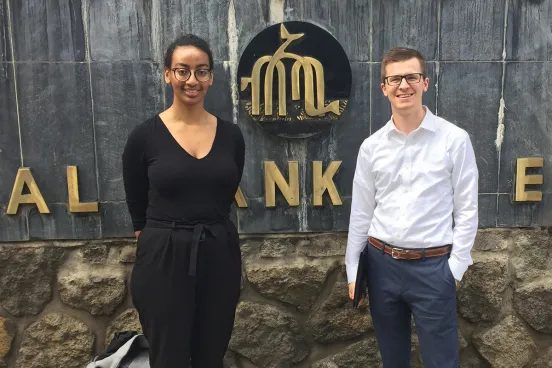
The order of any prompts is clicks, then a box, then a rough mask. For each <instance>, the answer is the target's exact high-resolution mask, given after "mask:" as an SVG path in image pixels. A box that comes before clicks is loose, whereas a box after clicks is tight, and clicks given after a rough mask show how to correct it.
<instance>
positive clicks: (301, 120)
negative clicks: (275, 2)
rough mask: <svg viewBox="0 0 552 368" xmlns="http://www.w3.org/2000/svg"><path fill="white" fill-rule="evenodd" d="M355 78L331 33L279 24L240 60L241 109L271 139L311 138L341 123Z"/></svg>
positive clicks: (296, 24)
mask: <svg viewBox="0 0 552 368" xmlns="http://www.w3.org/2000/svg"><path fill="white" fill-rule="evenodd" d="M351 79H352V77H351V65H350V64H349V59H348V58H347V55H346V54H345V51H344V50H343V48H342V47H341V45H340V44H339V42H338V41H337V40H336V39H335V38H334V37H333V36H332V35H331V34H330V33H328V32H327V31H325V30H324V29H322V28H320V27H318V26H316V25H314V24H312V23H307V22H284V23H280V24H275V25H273V26H270V27H268V28H266V29H265V30H263V31H262V32H260V33H259V34H258V35H257V36H255V37H254V38H253V40H252V41H251V42H250V43H249V45H247V47H246V48H245V50H244V52H243V54H242V56H241V58H240V63H239V66H238V89H239V91H240V92H239V97H240V106H241V109H242V112H243V113H245V114H246V115H247V116H248V117H249V118H250V119H251V120H253V121H255V122H257V123H259V124H260V125H261V126H262V127H263V128H264V129H266V130H267V131H268V132H270V133H272V134H275V135H278V136H281V137H286V138H306V137H310V136H313V135H315V134H318V133H320V132H321V131H322V130H324V129H325V128H328V127H329V126H330V125H331V124H332V123H334V122H335V121H337V120H339V118H340V117H341V115H342V114H343V111H344V110H345V107H346V106H347V102H348V101H349V95H350V93H351Z"/></svg>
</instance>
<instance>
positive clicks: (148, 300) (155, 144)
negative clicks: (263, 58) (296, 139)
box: [123, 35, 245, 368]
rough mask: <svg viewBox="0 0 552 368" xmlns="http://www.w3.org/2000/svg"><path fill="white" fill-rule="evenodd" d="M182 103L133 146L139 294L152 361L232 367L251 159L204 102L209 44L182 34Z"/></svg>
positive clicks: (177, 51)
mask: <svg viewBox="0 0 552 368" xmlns="http://www.w3.org/2000/svg"><path fill="white" fill-rule="evenodd" d="M164 76H165V82H166V83H167V84H170V85H171V86H172V89H173V94H174V97H173V104H172V105H171V107H169V108H168V109H167V110H165V111H163V112H162V113H160V114H159V115H156V116H154V117H152V118H151V119H149V120H147V121H145V122H143V123H142V124H140V125H138V126H137V127H136V128H135V129H134V130H133V131H132V133H131V134H130V136H129V138H128V141H127V144H126V147H125V150H124V153H123V179H124V187H125V192H126V199H127V204H128V209H129V212H130V215H131V218H132V224H133V227H134V231H135V232H136V237H137V238H138V242H137V250H136V264H135V265H134V269H133V272H132V276H131V293H132V300H133V303H134V305H135V307H136V309H137V310H138V314H139V316H140V323H141V325H142V328H143V331H144V335H145V336H146V338H147V340H148V342H149V344H150V365H151V367H152V368H176V367H178V368H181V367H188V362H189V361H191V364H192V367H201V368H211V367H217V368H218V367H222V360H223V357H224V354H225V352H226V349H227V347H228V343H229V340H230V335H231V332H232V327H233V324H234V314H235V310H236V306H237V303H238V299H239V294H240V280H241V253H240V248H239V243H238V241H239V240H238V232H237V230H236V227H235V226H234V225H233V223H232V222H231V221H230V220H229V218H228V215H229V212H230V205H231V203H232V201H233V199H234V194H235V193H236V190H237V188H238V184H239V182H240V179H241V176H242V172H243V164H244V155H245V145H244V140H243V136H242V134H241V131H240V129H239V128H238V126H237V125H235V124H232V123H230V122H227V121H224V120H222V119H220V118H217V117H215V116H213V115H211V114H210V113H208V112H207V111H205V109H204V107H203V101H204V98H205V95H206V93H207V90H208V89H209V87H210V86H211V85H212V84H213V56H212V53H211V50H210V49H209V45H208V44H207V43H206V42H205V41H204V40H202V39H200V38H199V37H197V36H194V35H186V36H182V37H180V38H178V39H177V40H176V41H175V42H174V43H173V44H172V45H171V46H170V47H169V49H168V50H167V53H166V56H165V71H164Z"/></svg>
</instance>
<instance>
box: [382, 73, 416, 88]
mask: <svg viewBox="0 0 552 368" xmlns="http://www.w3.org/2000/svg"><path fill="white" fill-rule="evenodd" d="M423 76H424V75H423V73H412V74H407V75H390V76H388V77H385V78H384V79H383V80H384V81H386V82H387V84H388V85H390V86H398V85H400V84H401V83H402V80H403V78H404V79H405V80H406V83H408V84H415V83H418V82H420V80H422V77H423Z"/></svg>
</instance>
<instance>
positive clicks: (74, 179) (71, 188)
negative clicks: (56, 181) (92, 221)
mask: <svg viewBox="0 0 552 368" xmlns="http://www.w3.org/2000/svg"><path fill="white" fill-rule="evenodd" d="M67 191H68V192H69V212H98V202H89V203H81V201H80V196H79V176H78V174H77V167H76V166H67Z"/></svg>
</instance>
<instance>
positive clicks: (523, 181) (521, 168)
mask: <svg viewBox="0 0 552 368" xmlns="http://www.w3.org/2000/svg"><path fill="white" fill-rule="evenodd" d="M543 166H544V158H542V157H535V158H518V159H517V173H516V178H515V182H516V199H515V200H516V202H528V201H534V202H540V201H542V192H539V191H526V190H525V186H526V185H528V184H542V183H543V177H542V175H527V174H526V170H527V168H528V167H543Z"/></svg>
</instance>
